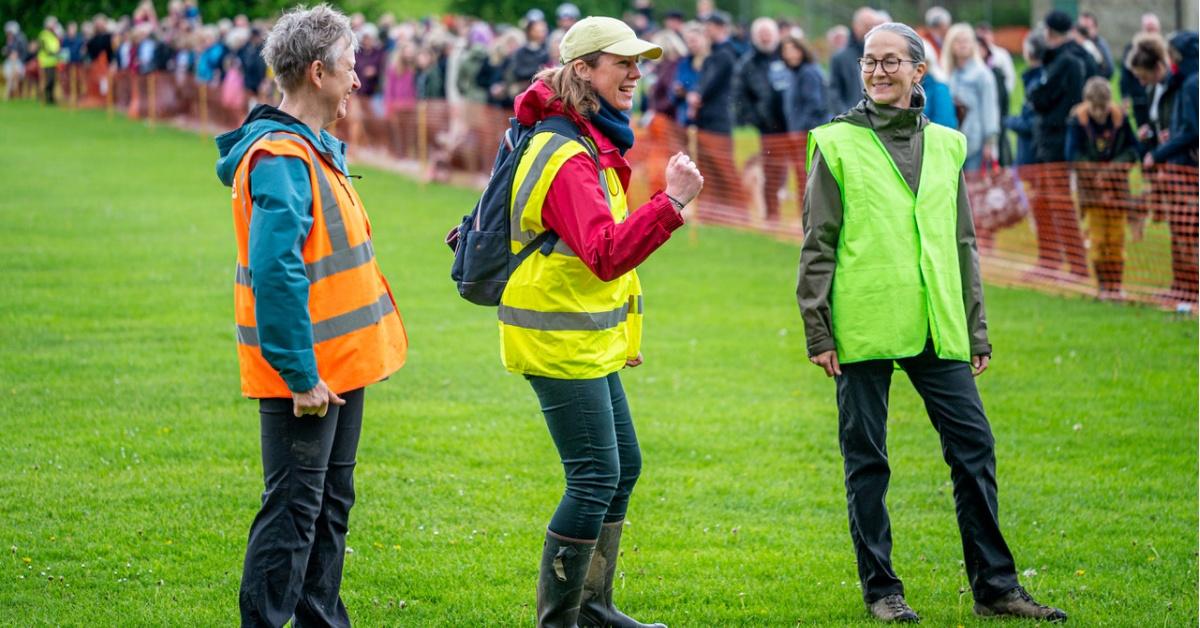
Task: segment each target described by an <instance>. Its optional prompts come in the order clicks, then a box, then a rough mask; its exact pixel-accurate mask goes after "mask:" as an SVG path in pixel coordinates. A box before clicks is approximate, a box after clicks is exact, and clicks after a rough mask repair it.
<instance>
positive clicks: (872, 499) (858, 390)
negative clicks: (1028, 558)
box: [837, 344, 1017, 604]
mask: <svg viewBox="0 0 1200 628" xmlns="http://www.w3.org/2000/svg"><path fill="white" fill-rule="evenodd" d="M896 362H897V363H899V365H900V368H902V369H904V372H905V373H907V374H908V378H909V380H911V381H912V383H913V386H914V387H915V388H916V389H917V392H918V393H919V394H920V395H921V398H922V399H923V400H924V401H925V409H926V411H927V412H928V413H929V420H930V421H931V422H932V423H933V427H934V429H936V430H937V432H938V435H939V436H941V440H942V455H943V457H944V458H945V460H946V463H947V464H948V465H950V478H951V480H952V481H953V483H954V508H955V512H956V514H957V515H958V530H959V534H960V535H961V537H962V547H963V559H964V562H965V564H966V568H967V576H968V578H969V579H970V583H971V590H972V592H973V593H974V595H975V599H976V600H979V601H983V602H989V601H991V600H993V599H995V598H997V597H999V596H1000V595H1003V594H1004V593H1007V592H1008V591H1010V590H1011V589H1013V588H1014V587H1016V586H1017V573H1016V566H1015V564H1014V562H1013V557H1012V553H1011V552H1009V549H1008V545H1007V544H1006V543H1005V542H1004V537H1003V536H1002V535H1001V534H1000V522H999V518H998V509H997V503H996V457H995V454H994V440H993V439H992V431H991V427H990V426H989V425H988V421H987V417H986V416H985V415H984V413H983V402H982V401H981V400H980V399H979V391H978V389H976V388H975V380H974V378H973V377H972V376H971V367H970V365H969V364H967V363H966V362H957V361H952V360H943V359H941V358H939V357H937V355H936V354H935V353H934V351H933V346H932V344H927V345H926V347H925V350H924V351H923V352H922V353H921V354H920V355H917V356H915V357H912V358H905V359H902V360H896ZM892 371H893V367H892V360H869V361H866V362H857V363H853V364H843V365H842V374H841V375H840V376H838V377H837V401H838V438H839V441H840V443H841V449H842V456H843V458H844V461H845V472H846V502H847V506H848V510H849V513H850V538H851V540H852V541H853V543H854V551H855V554H856V555H857V559H858V577H859V580H860V581H861V583H862V591H863V599H864V600H865V601H866V602H867V603H868V604H869V603H871V602H874V601H875V600H878V599H879V598H882V597H885V596H887V595H891V594H893V593H903V592H904V585H903V583H902V582H901V581H900V578H899V577H897V576H896V572H895V571H894V570H893V569H892V558H891V554H892V528H891V521H890V520H889V518H888V511H887V504H886V503H885V498H886V496H887V489H888V480H889V478H890V477H891V469H890V468H889V466H888V459H887V409H888V390H889V388H890V387H891V383H892Z"/></svg>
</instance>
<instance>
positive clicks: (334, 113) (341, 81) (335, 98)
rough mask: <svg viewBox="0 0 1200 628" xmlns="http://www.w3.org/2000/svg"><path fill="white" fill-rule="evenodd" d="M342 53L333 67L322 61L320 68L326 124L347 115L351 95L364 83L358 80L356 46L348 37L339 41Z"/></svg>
mask: <svg viewBox="0 0 1200 628" xmlns="http://www.w3.org/2000/svg"><path fill="white" fill-rule="evenodd" d="M335 49H340V50H341V51H342V53H341V55H340V56H338V57H337V60H336V61H334V63H333V67H330V66H327V65H325V64H324V63H321V67H320V70H319V77H320V87H319V88H318V91H317V97H318V99H319V100H320V101H321V104H322V109H323V110H324V111H325V112H327V113H326V114H325V116H324V117H325V119H326V121H327V122H326V124H327V125H328V124H332V123H333V122H335V121H337V120H341V119H342V118H345V117H346V109H347V108H348V107H349V106H350V95H351V94H353V93H354V92H355V91H356V90H358V88H359V87H360V86H361V85H362V84H361V83H359V81H358V73H357V72H355V71H354V62H355V57H354V47H353V46H351V45H350V41H349V40H348V39H343V40H342V41H341V42H339V43H338V48H335Z"/></svg>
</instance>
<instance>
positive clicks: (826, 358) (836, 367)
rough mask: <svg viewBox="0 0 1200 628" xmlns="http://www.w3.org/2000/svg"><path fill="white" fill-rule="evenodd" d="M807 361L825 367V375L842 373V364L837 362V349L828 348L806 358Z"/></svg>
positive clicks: (831, 375)
mask: <svg viewBox="0 0 1200 628" xmlns="http://www.w3.org/2000/svg"><path fill="white" fill-rule="evenodd" d="M808 361H809V362H812V363H813V364H816V365H817V366H819V367H821V368H823V369H825V376H826V377H833V376H834V375H841V374H842V366H841V365H840V364H838V359H837V351H836V350H830V351H824V352H822V353H818V354H817V355H814V356H812V357H810V358H809V359H808Z"/></svg>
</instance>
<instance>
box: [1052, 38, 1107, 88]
mask: <svg viewBox="0 0 1200 628" xmlns="http://www.w3.org/2000/svg"><path fill="white" fill-rule="evenodd" d="M1059 48H1060V49H1061V50H1063V51H1064V52H1066V53H1068V54H1072V55H1075V58H1076V59H1079V61H1081V62H1082V63H1083V70H1084V77H1083V80H1084V81H1087V80H1088V79H1090V78H1092V77H1093V76H1104V74H1103V72H1102V69H1103V68H1101V67H1100V64H1099V63H1097V62H1096V57H1093V56H1092V53H1090V52H1088V51H1087V48H1084V47H1083V46H1082V45H1080V44H1079V43H1078V42H1075V41H1073V40H1068V41H1067V42H1066V43H1064V44H1063V45H1062V46H1059ZM1105 78H1107V77H1105Z"/></svg>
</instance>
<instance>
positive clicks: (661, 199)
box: [650, 190, 683, 233]
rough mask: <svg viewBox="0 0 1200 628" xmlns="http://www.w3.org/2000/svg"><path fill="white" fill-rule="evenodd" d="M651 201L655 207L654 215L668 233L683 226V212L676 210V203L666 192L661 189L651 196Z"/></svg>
mask: <svg viewBox="0 0 1200 628" xmlns="http://www.w3.org/2000/svg"><path fill="white" fill-rule="evenodd" d="M650 202H651V204H652V205H653V207H654V215H655V218H656V222H657V223H658V226H660V227H662V228H663V229H664V230H666V231H667V233H670V232H672V231H674V230H676V229H678V228H680V227H682V226H683V214H681V213H680V212H677V211H675V204H674V203H672V202H671V199H670V198H669V197H668V196H667V193H666V192H663V191H662V190H659V191H658V192H655V193H654V196H651V197H650Z"/></svg>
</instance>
